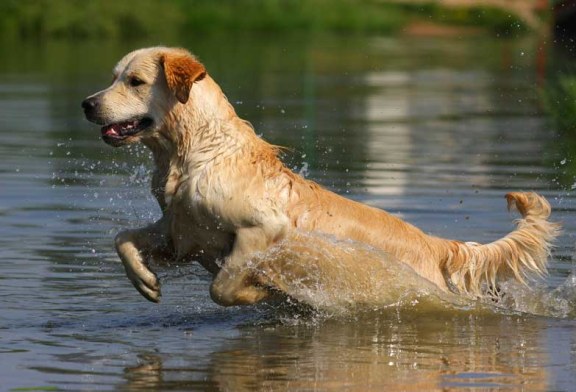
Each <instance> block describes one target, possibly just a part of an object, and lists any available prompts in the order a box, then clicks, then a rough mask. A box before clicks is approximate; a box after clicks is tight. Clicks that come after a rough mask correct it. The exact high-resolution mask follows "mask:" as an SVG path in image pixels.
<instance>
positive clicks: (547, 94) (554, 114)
mask: <svg viewBox="0 0 576 392" xmlns="http://www.w3.org/2000/svg"><path fill="white" fill-rule="evenodd" d="M543 98H544V107H545V109H546V111H547V112H548V114H549V116H550V120H551V122H552V124H553V126H554V128H555V129H556V130H558V131H560V132H570V131H575V130H576V76H575V75H570V74H566V75H561V76H558V77H557V78H555V79H553V81H551V82H550V83H549V85H548V87H547V88H546V90H545V91H544V93H543Z"/></svg>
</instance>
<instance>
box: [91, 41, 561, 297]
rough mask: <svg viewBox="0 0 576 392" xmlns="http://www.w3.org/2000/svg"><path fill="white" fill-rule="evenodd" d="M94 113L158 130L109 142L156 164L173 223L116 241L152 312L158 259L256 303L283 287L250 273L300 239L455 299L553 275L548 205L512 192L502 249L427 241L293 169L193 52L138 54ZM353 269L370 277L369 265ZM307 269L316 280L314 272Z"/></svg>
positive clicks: (96, 101)
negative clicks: (261, 258) (344, 245)
mask: <svg viewBox="0 0 576 392" xmlns="http://www.w3.org/2000/svg"><path fill="white" fill-rule="evenodd" d="M134 78H136V79H137V80H138V81H140V82H143V83H142V84H138V83H136V82H134V80H135V79H134ZM83 106H85V111H86V116H87V118H88V119H89V120H91V121H93V122H96V123H98V124H101V125H104V126H107V125H109V124H113V123H120V122H124V121H127V120H132V119H134V118H141V117H143V116H145V117H148V118H151V119H152V120H153V125H152V126H151V127H149V128H147V129H145V130H143V131H142V132H139V133H137V134H135V135H129V136H127V137H124V138H120V139H119V140H117V139H114V140H112V141H111V140H108V142H109V143H110V144H113V145H123V144H127V143H133V142H142V143H144V144H145V145H146V146H148V147H149V148H150V150H151V151H152V153H153V156H154V161H155V165H156V170H155V173H154V175H153V180H152V192H153V193H154V195H155V196H156V198H157V200H158V203H159V205H160V207H161V209H162V214H163V215H162V218H161V219H160V220H159V221H158V222H156V223H154V224H152V225H150V226H148V227H145V228H141V229H136V230H128V231H124V232H121V233H119V234H118V236H117V237H116V248H117V251H118V254H119V256H120V258H121V260H122V262H123V264H124V267H125V269H126V273H127V275H128V277H129V279H130V280H131V281H132V283H133V284H134V286H135V287H136V288H137V289H138V290H139V291H140V293H141V294H142V295H144V296H145V297H146V298H147V299H149V300H151V301H158V300H159V298H160V284H159V282H158V279H157V278H156V276H155V275H154V273H152V272H151V271H150V270H149V268H148V266H147V264H148V263H147V258H148V257H154V256H155V255H158V254H160V255H162V256H163V257H169V258H173V259H178V260H198V261H199V262H200V263H202V265H203V266H204V267H205V268H206V269H207V270H209V271H211V272H212V273H213V274H214V280H213V282H212V285H211V288H210V293H211V295H212V298H213V299H214V300H215V301H216V302H217V303H219V304H222V305H237V304H251V303H256V302H258V301H260V300H262V299H264V298H266V297H268V296H269V295H270V294H271V293H272V292H273V291H274V289H279V287H269V286H274V285H273V283H271V282H274V279H269V277H268V278H266V277H264V275H263V274H259V273H258V269H254V268H248V265H249V264H250V263H251V262H252V260H253V258H254V256H255V255H256V254H261V252H263V251H265V250H267V249H269V248H270V247H271V246H273V245H274V244H276V243H278V242H279V241H280V240H282V239H284V238H286V237H289V236H290V234H291V233H293V232H295V231H296V230H297V231H299V232H320V233H327V234H329V235H332V236H334V237H336V238H339V239H353V240H355V241H358V242H362V243H365V244H368V245H370V246H372V247H375V248H377V249H380V250H382V251H384V252H385V253H386V254H388V255H390V257H391V258H393V259H396V260H399V261H401V262H403V263H406V264H407V265H409V266H410V267H412V268H413V269H414V271H416V272H417V273H418V274H419V275H420V276H422V277H424V278H426V279H428V280H429V281H430V282H432V283H434V284H435V285H436V286H437V287H438V288H440V289H441V290H443V291H445V292H448V291H452V292H456V293H459V294H463V293H464V294H465V293H470V294H477V293H478V292H479V291H480V289H481V285H482V284H483V283H487V284H489V285H490V284H495V283H496V280H497V279H498V278H501V277H513V278H516V279H518V280H524V279H525V278H526V277H527V276H529V275H532V274H536V275H539V274H544V273H545V271H546V262H547V257H548V253H549V246H550V242H551V241H552V240H553V239H554V237H555V235H556V233H557V226H556V225H554V224H552V223H550V222H548V220H547V218H548V216H549V214H550V206H549V204H548V202H547V201H546V200H545V199H544V198H543V197H541V196H539V195H537V194H535V193H509V194H508V195H507V196H506V198H507V200H508V204H509V206H513V207H516V208H517V209H518V210H519V211H520V213H521V215H522V219H520V220H519V221H518V227H517V229H516V230H515V231H513V232H512V233H510V234H508V235H507V236H505V237H504V238H502V239H500V240H497V241H495V242H493V243H490V244H486V245H480V244H476V243H464V242H460V241H454V240H447V239H442V238H438V237H434V236H430V235H428V234H425V233H424V232H422V231H421V230H420V229H418V228H416V227H414V226H413V225H411V224H409V223H406V222H404V221H402V220H401V219H399V218H397V217H395V216H393V215H390V214H388V213H387V212H385V211H382V210H379V209H376V208H372V207H369V206H366V205H363V204H360V203H357V202H354V201H351V200H348V199H346V198H344V197H341V196H339V195H337V194H334V193H331V192H329V191H328V190H326V189H323V188H322V187H320V186H318V185H317V184H315V183H314V182H311V181H308V180H305V179H303V178H302V177H300V176H298V175H296V174H294V173H293V172H292V171H290V170H289V169H287V168H286V167H285V166H284V165H283V164H282V162H281V161H280V160H279V159H278V156H277V153H278V149H277V148H276V147H275V146H272V145H270V144H269V143H267V142H265V141H264V140H262V139H261V138H259V137H258V136H257V135H256V134H255V132H254V130H253V128H252V126H251V125H250V124H249V123H248V122H246V121H244V120H242V119H240V118H239V117H238V116H237V115H236V113H235V111H234V109H233V108H232V106H231V105H230V103H229V102H228V100H227V99H226V97H225V95H224V94H223V93H222V91H221V90H220V88H219V86H218V85H217V84H216V83H215V82H214V81H213V80H212V78H211V77H210V76H209V75H208V74H207V73H206V70H205V69H204V66H203V65H202V64H201V63H200V62H198V61H197V60H196V59H195V58H194V57H193V56H192V55H191V54H190V53H188V52H187V51H186V50H184V49H174V48H164V47H155V48H146V49H141V50H137V51H134V52H131V53H129V54H127V55H126V56H125V57H124V58H123V59H122V60H121V61H120V62H119V63H118V65H117V66H116V68H115V70H114V82H113V84H112V85H111V86H110V87H108V88H107V89H106V90H103V91H101V92H99V93H96V94H94V95H93V96H91V97H89V98H88V99H87V100H86V101H85V103H84V104H83ZM105 140H106V139H105ZM351 257H353V256H351ZM351 261H353V262H354V263H357V266H356V272H357V273H358V274H362V273H363V266H362V262H361V260H358V261H357V262H356V261H355V260H352V259H351ZM322 268H323V269H324V270H323V271H320V273H324V272H326V273H328V272H331V271H327V269H330V268H331V267H330V263H322ZM268 270H269V269H268ZM297 270H298V271H301V273H302V274H305V273H306V265H302V266H301V268H299V269H297ZM268 272H269V271H268ZM342 279H350V277H345V276H344V277H342ZM287 294H289V293H287Z"/></svg>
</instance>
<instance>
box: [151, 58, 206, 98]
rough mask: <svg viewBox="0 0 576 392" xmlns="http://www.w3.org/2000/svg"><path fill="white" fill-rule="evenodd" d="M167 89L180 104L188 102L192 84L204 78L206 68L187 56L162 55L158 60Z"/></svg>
mask: <svg viewBox="0 0 576 392" xmlns="http://www.w3.org/2000/svg"><path fill="white" fill-rule="evenodd" d="M160 63H161V64H162V67H163V68H164V76H165V77H166V82H167V83H168V88H169V89H170V91H172V93H173V94H174V95H175V96H176V98H177V99H178V101H180V102H181V103H186V102H188V96H189V95H190V89H191V88H192V84H194V82H197V81H198V80H202V78H204V76H206V68H204V66H203V65H202V64H201V63H200V62H199V61H198V60H196V59H195V58H194V57H192V56H191V55H189V54H180V53H178V54H172V53H168V54H164V55H162V57H161V58H160Z"/></svg>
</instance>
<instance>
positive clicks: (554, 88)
mask: <svg viewBox="0 0 576 392" xmlns="http://www.w3.org/2000/svg"><path fill="white" fill-rule="evenodd" d="M542 98H543V99H542V100H543V102H544V109H545V111H546V113H547V114H548V118H549V121H550V123H551V125H552V126H553V128H554V130H555V131H556V132H558V134H559V136H560V138H561V139H560V140H561V141H562V142H561V143H555V147H556V149H557V150H558V152H557V154H556V156H561V157H565V158H563V159H562V161H561V162H560V166H558V162H557V161H554V162H551V164H552V166H553V167H554V168H555V170H556V172H557V173H558V174H557V176H558V178H557V181H558V182H559V183H560V184H561V185H563V186H565V187H567V188H568V187H569V188H570V189H575V188H574V187H575V185H576V184H575V183H574V179H575V178H576V160H575V159H574V158H572V157H574V156H575V154H576V132H575V131H576V75H575V74H574V73H565V74H560V75H558V76H556V77H553V78H551V81H549V82H548V86H547V87H546V88H545V89H544V91H543V93H542Z"/></svg>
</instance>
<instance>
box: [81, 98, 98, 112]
mask: <svg viewBox="0 0 576 392" xmlns="http://www.w3.org/2000/svg"><path fill="white" fill-rule="evenodd" d="M96 104H97V103H96V100H95V99H94V98H86V99H85V100H83V101H82V109H84V111H85V112H89V111H92V110H94V108H95V107H96Z"/></svg>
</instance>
